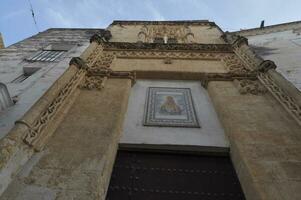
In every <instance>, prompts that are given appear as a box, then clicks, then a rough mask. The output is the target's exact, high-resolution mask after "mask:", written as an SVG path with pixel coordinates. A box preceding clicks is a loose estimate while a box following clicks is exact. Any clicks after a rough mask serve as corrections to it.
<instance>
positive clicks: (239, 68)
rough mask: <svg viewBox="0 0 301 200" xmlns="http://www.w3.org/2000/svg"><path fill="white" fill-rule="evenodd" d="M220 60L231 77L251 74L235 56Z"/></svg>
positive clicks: (231, 55)
mask: <svg viewBox="0 0 301 200" xmlns="http://www.w3.org/2000/svg"><path fill="white" fill-rule="evenodd" d="M221 60H222V62H223V64H224V65H225V67H226V69H227V70H228V71H229V73H231V74H233V75H239V74H248V73H251V70H250V69H248V68H246V67H245V65H244V64H243V63H242V62H241V60H240V59H239V58H238V57H237V56H236V55H235V54H230V55H227V56H224V57H223V58H222V59H221Z"/></svg>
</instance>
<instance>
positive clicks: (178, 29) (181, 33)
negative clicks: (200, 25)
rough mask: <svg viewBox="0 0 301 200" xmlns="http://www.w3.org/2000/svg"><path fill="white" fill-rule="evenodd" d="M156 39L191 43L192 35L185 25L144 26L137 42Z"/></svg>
mask: <svg viewBox="0 0 301 200" xmlns="http://www.w3.org/2000/svg"><path fill="white" fill-rule="evenodd" d="M156 37H160V38H165V40H166V39H167V38H175V39H177V40H178V41H179V42H181V43H187V42H190V43H191V42H193V39H194V34H193V33H192V32H191V29H190V28H189V26H187V25H184V26H183V25H182V26H177V25H144V26H142V28H141V30H140V32H139V33H138V41H141V42H153V40H154V38H156ZM165 43H166V42H165Z"/></svg>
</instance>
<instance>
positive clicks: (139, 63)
mask: <svg viewBox="0 0 301 200" xmlns="http://www.w3.org/2000/svg"><path fill="white" fill-rule="evenodd" d="M111 68H112V69H113V70H116V71H127V70H129V71H131V70H139V71H167V72H168V71H177V72H204V73H226V72H227V71H226V69H225V67H224V66H223V65H222V63H221V61H219V60H188V59H171V64H165V63H164V59H149V58H148V59H126V58H118V59H115V60H114V61H113V63H112V66H111Z"/></svg>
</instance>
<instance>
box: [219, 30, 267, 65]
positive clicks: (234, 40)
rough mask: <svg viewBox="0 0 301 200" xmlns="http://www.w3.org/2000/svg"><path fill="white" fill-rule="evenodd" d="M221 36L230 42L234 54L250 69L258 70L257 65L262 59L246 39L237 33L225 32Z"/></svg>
mask: <svg viewBox="0 0 301 200" xmlns="http://www.w3.org/2000/svg"><path fill="white" fill-rule="evenodd" d="M222 38H223V39H224V40H225V41H226V42H228V43H229V44H231V46H232V48H233V51H234V52H235V54H236V55H237V56H238V57H239V58H240V59H241V61H242V62H243V63H244V64H245V66H246V67H248V68H249V69H250V70H258V66H259V65H260V64H261V63H262V61H263V59H262V58H260V57H259V56H258V55H257V54H256V53H255V52H254V51H253V50H252V49H251V48H250V47H249V45H248V40H247V39H246V38H245V37H243V36H239V35H235V34H231V33H229V32H226V33H224V34H223V35H222Z"/></svg>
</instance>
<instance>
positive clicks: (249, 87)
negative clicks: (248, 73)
mask: <svg viewBox="0 0 301 200" xmlns="http://www.w3.org/2000/svg"><path fill="white" fill-rule="evenodd" d="M234 83H235V85H236V86H237V87H238V91H239V93H241V94H253V95H259V94H264V93H266V92H267V89H266V88H265V87H264V86H263V85H262V84H261V83H260V82H258V81H257V80H248V79H243V80H237V79H235V80H234Z"/></svg>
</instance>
